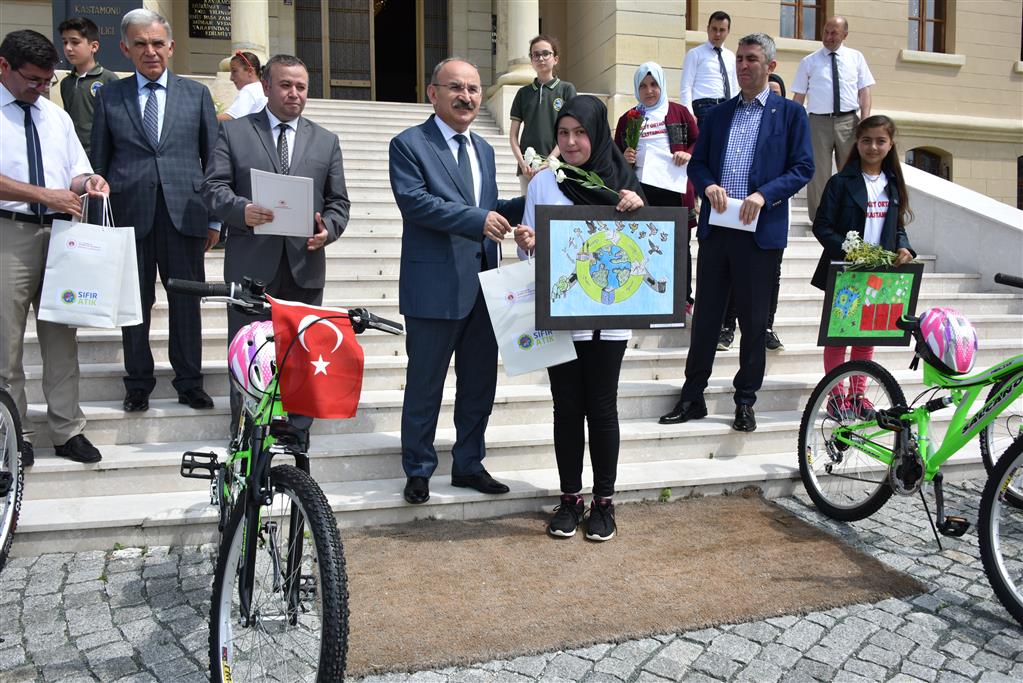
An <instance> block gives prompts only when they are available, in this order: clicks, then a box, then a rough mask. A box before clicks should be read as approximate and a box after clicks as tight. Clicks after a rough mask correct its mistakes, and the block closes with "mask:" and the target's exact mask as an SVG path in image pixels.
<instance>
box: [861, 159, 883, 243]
mask: <svg viewBox="0 0 1023 683" xmlns="http://www.w3.org/2000/svg"><path fill="white" fill-rule="evenodd" d="M863 182H864V183H866V185H867V222H866V223H864V225H863V241H864V242H866V243H867V244H880V243H881V230H882V229H883V228H884V219H885V217H887V216H888V178H887V177H885V174H884V173H882V174H880V175H878V176H871V175H867V174H866V173H864V174H863Z"/></svg>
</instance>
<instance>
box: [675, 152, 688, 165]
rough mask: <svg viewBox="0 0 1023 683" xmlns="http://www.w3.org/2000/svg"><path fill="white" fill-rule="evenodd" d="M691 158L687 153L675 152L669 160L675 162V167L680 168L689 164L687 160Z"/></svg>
mask: <svg viewBox="0 0 1023 683" xmlns="http://www.w3.org/2000/svg"><path fill="white" fill-rule="evenodd" d="M692 158H693V155H692V154H690V153H689V152H675V153H674V154H672V155H671V160H672V161H674V162H675V165H676V166H682V165H684V164H687V163H689V160H690V159H692Z"/></svg>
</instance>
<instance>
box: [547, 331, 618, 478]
mask: <svg viewBox="0 0 1023 683" xmlns="http://www.w3.org/2000/svg"><path fill="white" fill-rule="evenodd" d="M626 344H627V342H625V341H602V340H601V341H577V342H575V352H576V355H577V356H578V357H577V358H576V360H574V361H571V362H568V363H562V364H561V365H555V366H554V367H552V368H548V369H547V374H548V375H549V376H550V378H551V396H553V398H554V454H555V456H556V457H557V461H558V474H559V475H560V477H561V492H562V493H579V492H580V491H582V488H583V451H584V448H585V438H584V433H583V421H584V419H585V421H586V423H587V424H588V426H589V431H590V464H591V466H592V467H593V495H595V496H600V497H602V498H610V497H611V496H612V495H614V492H615V478H616V476H617V474H618V445H619V441H620V433H619V430H618V375H619V374H620V373H621V369H622V358H623V357H624V356H625V346H626Z"/></svg>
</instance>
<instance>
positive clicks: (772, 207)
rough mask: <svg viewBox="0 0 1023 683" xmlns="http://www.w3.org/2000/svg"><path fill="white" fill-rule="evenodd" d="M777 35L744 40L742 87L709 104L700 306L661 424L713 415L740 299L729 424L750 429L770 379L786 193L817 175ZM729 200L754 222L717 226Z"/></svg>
mask: <svg viewBox="0 0 1023 683" xmlns="http://www.w3.org/2000/svg"><path fill="white" fill-rule="evenodd" d="M774 54H775V47H774V40H773V39H772V38H771V37H770V36H768V35H766V34H764V33H753V34H751V35H748V36H746V37H745V38H743V39H742V40H740V41H739V50H738V52H737V53H736V72H737V75H738V78H739V88H740V90H741V94H740V95H739V97H736V98H733V99H731V100H729V101H728V102H724V103H722V104H720V105H718V106H717V107H715V108H714V109H712V110H711V111H710V112H709V113H708V114H707V117H706V118H705V119H704V125H703V126H702V127H701V128H700V138H699V140H697V142H696V149H695V150H694V152H693V158H692V160H691V161H690V162H689V177H690V178H692V180H693V184H694V185H695V186H696V190H697V192H698V193H699V194H700V195H702V196H703V197H704V202H703V206H702V208H701V211H700V225H699V228H698V229H697V233H696V236H697V238H698V239H699V240H700V256H699V259H698V260H697V274H696V291H697V299H696V311H695V313H694V316H693V332H692V343H691V345H690V348H689V356H688V358H687V359H686V381H685V383H684V384H683V385H682V396H681V398H680V399H679V401H678V403H677V404H676V405H675V407H674V408H673V409H672V411H671V412H670V413H667V414H666V415H663V416H661V419H660V422H661V424H677V423H680V422H686V421H688V420H695V419H699V418H702V417H706V415H707V404H706V403H705V402H704V398H703V392H704V390H705V389H706V388H707V382H708V380H709V379H710V373H711V370H712V368H713V366H714V354H715V352H716V350H717V339H718V331H719V328H720V326H721V320H722V317H723V316H724V312H725V306H726V305H727V303H728V293H729V290H731V291H732V294H733V296H734V297H735V304H736V309H737V312H738V318H739V328H740V330H741V331H742V343H741V345H740V347H739V371H738V372H737V373H736V374H735V379H734V381H733V386H734V387H735V421H734V422H733V423H732V428H733V429H735V430H736V431H740V432H752V431H753V430H754V429H756V428H757V423H756V418H755V417H754V413H753V404H754V402H755V401H756V398H757V396H756V393H757V390H758V389H760V386H761V384H763V381H764V367H765V365H766V354H765V351H764V335H765V334H766V332H765V330H766V329H767V316H768V313H769V311H770V307H771V290H772V284H773V278H774V277H775V274H776V271H777V268H778V259H779V257H780V255H781V254H780V250H782V249H784V248H785V245H786V244H787V243H788V230H789V210H788V200H789V198H790V197H791V196H792V195H794V194H796V192H798V191H799V190H800V188H802V187H803V186H804V185H806V183H807V182H809V180H810V178H811V177H813V149H812V147H811V145H810V132H809V124H808V122H807V118H806V112H805V111H804V110H803V108H802V107H801V106H799V105H797V104H796V103H795V102H792V101H789V100H786V99H783V98H781V97H779V96H778V95H775V94H774V93H772V92H771V91H770V90H769V89H768V87H767V80H768V76H769V75H770V74H771V73H772V72H773V71H774V68H775V65H776V63H775V61H774ZM729 200H732V202H733V203H736V202H741V205H740V208H739V218H740V220H741V223H742V224H743V225H745V226H747V228H748V229H737V228H727V227H721V226H720V225H716V224H715V220H716V219H715V217H714V216H712V211H713V212H717V213H723V212H724V211H725V209H726V207H727V204H728V202H729Z"/></svg>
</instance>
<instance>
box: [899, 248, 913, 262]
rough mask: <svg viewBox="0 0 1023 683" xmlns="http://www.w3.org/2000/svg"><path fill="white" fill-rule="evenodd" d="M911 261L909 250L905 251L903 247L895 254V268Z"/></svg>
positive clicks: (911, 256) (911, 255)
mask: <svg viewBox="0 0 1023 683" xmlns="http://www.w3.org/2000/svg"><path fill="white" fill-rule="evenodd" d="M912 260H913V254H912V253H910V251H909V249H906V248H905V247H901V248H900V249H899V250H898V251H897V252H895V265H896V266H904V265H906V264H907V263H909V262H910V261H912Z"/></svg>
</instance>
